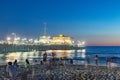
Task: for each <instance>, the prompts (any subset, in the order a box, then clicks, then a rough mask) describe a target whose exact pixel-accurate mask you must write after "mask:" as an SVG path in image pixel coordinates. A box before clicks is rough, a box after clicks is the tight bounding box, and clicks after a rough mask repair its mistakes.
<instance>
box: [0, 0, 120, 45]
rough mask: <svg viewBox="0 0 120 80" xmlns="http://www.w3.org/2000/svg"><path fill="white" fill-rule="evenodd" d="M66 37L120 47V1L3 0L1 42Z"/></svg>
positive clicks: (0, 4) (0, 7)
mask: <svg viewBox="0 0 120 80" xmlns="http://www.w3.org/2000/svg"><path fill="white" fill-rule="evenodd" d="M45 21H46V22H47V33H48V34H49V35H58V34H65V35H70V36H73V37H74V38H75V39H79V40H85V41H86V42H87V45H120V37H119V36H120V31H119V30H120V1H119V0H0V39H3V38H5V37H6V36H7V35H9V34H10V33H12V32H15V33H17V34H18V35H20V36H26V37H35V38H37V37H38V36H40V35H43V22H45Z"/></svg>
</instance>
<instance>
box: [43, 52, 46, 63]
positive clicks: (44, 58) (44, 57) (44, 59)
mask: <svg viewBox="0 0 120 80" xmlns="http://www.w3.org/2000/svg"><path fill="white" fill-rule="evenodd" d="M43 61H44V62H46V61H47V53H46V51H45V53H44V54H43Z"/></svg>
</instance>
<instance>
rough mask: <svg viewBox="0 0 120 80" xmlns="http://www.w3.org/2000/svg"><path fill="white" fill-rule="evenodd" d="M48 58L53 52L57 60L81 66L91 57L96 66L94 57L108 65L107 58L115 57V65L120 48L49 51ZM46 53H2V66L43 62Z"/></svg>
mask: <svg viewBox="0 0 120 80" xmlns="http://www.w3.org/2000/svg"><path fill="white" fill-rule="evenodd" d="M46 52H47V54H48V58H51V57H52V54H51V53H52V52H54V53H55V54H56V55H55V56H56V58H61V57H66V58H68V59H74V61H75V62H76V61H77V62H78V63H79V64H81V63H82V64H85V63H86V56H89V57H90V62H91V64H94V63H95V61H94V56H95V55H98V57H99V64H101V65H105V64H106V57H115V63H117V64H118V65H119V64H120V46H86V47H85V49H83V50H47V51H46ZM43 54H44V51H31V52H12V53H9V52H8V53H0V64H3V63H6V62H8V61H14V60H15V59H17V60H18V61H19V62H23V61H24V60H25V59H29V60H31V61H32V60H34V59H37V60H42V58H43Z"/></svg>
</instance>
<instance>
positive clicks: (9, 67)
mask: <svg viewBox="0 0 120 80" xmlns="http://www.w3.org/2000/svg"><path fill="white" fill-rule="evenodd" d="M16 70H17V69H16V67H14V65H12V62H8V64H7V67H6V72H7V73H8V76H9V77H10V80H16V78H17V71H16Z"/></svg>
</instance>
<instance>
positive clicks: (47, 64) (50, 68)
mask: <svg viewBox="0 0 120 80" xmlns="http://www.w3.org/2000/svg"><path fill="white" fill-rule="evenodd" d="M94 61H95V65H96V67H99V68H98V69H99V70H100V71H101V72H102V70H103V68H104V70H103V72H105V73H106V74H107V70H108V69H107V68H105V67H100V66H98V65H99V56H98V55H95V56H94ZM113 61H115V58H113V57H107V58H106V63H107V65H108V68H111V66H112V65H111V63H112V62H113ZM69 62H70V64H73V63H74V62H73V60H72V59H70V60H69ZM90 63H91V59H90V56H86V64H87V67H85V66H77V65H76V66H77V67H75V66H73V65H67V63H66V60H65V59H63V58H59V59H56V58H55V53H52V58H50V59H48V57H47V53H46V51H45V53H44V54H43V60H42V61H40V62H38V61H37V60H34V61H33V63H32V64H30V62H29V60H28V59H26V60H25V62H24V64H23V65H24V66H21V65H18V62H17V60H15V61H14V62H8V63H7V66H6V71H5V72H6V75H5V76H4V77H2V78H6V79H8V80H57V79H58V80H70V79H71V78H73V77H74V79H75V80H87V79H84V78H89V80H93V79H94V78H96V77H95V75H96V74H94V71H92V70H97V68H96V67H94V66H91V65H90ZM90 67H91V68H90ZM83 69H84V71H85V73H82V72H83ZM99 70H98V71H99ZM77 71H78V72H77ZM113 72H114V70H113ZM78 73H79V75H77V74H78ZM63 74H64V75H63ZM83 74H84V75H83ZM73 75H75V76H73ZM76 75H77V76H79V77H76ZM93 75H94V76H93ZM100 75H103V74H99V76H100ZM104 75H105V74H104ZM111 75H112V74H111ZM60 76H61V77H60ZM90 76H91V77H90ZM97 77H98V76H97ZM104 77H105V76H104ZM94 80H97V79H94ZM110 80H114V79H113V78H112V79H110Z"/></svg>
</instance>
